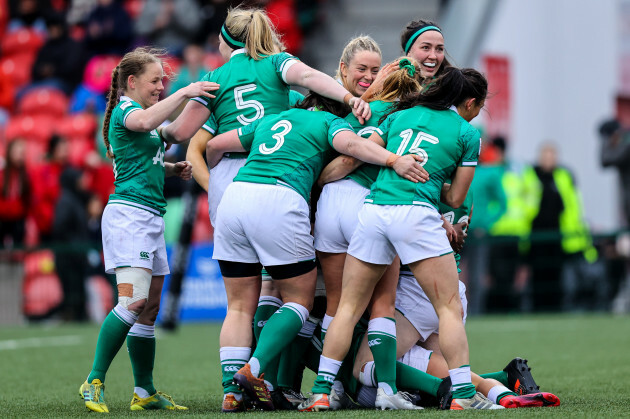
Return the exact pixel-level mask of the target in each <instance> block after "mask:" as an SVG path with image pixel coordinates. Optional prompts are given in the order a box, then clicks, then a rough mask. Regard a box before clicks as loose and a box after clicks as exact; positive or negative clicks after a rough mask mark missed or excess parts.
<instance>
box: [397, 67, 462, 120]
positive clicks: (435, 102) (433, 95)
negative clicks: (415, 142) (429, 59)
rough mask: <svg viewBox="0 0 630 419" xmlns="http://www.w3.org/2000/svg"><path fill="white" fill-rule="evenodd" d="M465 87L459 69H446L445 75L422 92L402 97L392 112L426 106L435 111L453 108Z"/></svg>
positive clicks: (435, 79)
mask: <svg viewBox="0 0 630 419" xmlns="http://www.w3.org/2000/svg"><path fill="white" fill-rule="evenodd" d="M463 86H464V75H463V74H462V71H461V70H460V69H459V68H457V67H449V68H446V69H444V73H443V74H442V75H441V76H439V77H436V78H434V79H433V81H432V82H431V83H430V84H429V85H427V86H425V87H424V88H423V89H422V91H420V92H417V93H412V94H410V95H407V96H406V97H401V98H400V101H399V102H398V103H396V106H394V107H393V109H392V112H390V113H393V112H397V111H402V110H404V109H409V108H413V107H414V106H425V107H427V108H430V109H435V110H445V109H448V108H450V107H451V106H453V105H454V104H455V103H456V101H457V99H458V98H459V97H460V93H461V91H462V88H463Z"/></svg>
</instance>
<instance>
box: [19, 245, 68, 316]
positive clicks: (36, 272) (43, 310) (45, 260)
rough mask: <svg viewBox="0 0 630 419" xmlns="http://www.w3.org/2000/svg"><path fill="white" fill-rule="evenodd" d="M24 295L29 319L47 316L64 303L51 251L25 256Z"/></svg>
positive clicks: (24, 307) (24, 303) (25, 308)
mask: <svg viewBox="0 0 630 419" xmlns="http://www.w3.org/2000/svg"><path fill="white" fill-rule="evenodd" d="M22 295H23V298H24V301H23V309H24V314H25V315H26V316H29V317H41V316H45V315H47V314H49V313H50V312H52V310H54V309H55V308H56V307H58V306H59V304H61V302H62V301H63V290H62V288H61V282H60V281H59V277H58V276H57V274H56V273H55V257H54V254H53V252H52V251H51V250H38V251H36V252H32V253H28V254H27V255H26V256H25V258H24V283H23V284H22Z"/></svg>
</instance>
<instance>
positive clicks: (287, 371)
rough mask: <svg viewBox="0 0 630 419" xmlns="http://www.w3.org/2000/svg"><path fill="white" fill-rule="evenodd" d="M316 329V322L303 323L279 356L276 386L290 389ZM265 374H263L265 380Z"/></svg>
mask: <svg viewBox="0 0 630 419" xmlns="http://www.w3.org/2000/svg"><path fill="white" fill-rule="evenodd" d="M315 327H317V321H316V320H315V319H311V318H310V317H309V318H308V320H306V321H305V322H304V325H303V326H302V329H300V331H299V332H298V335H297V336H296V337H295V339H293V342H291V344H290V345H289V347H288V348H286V349H285V350H284V351H283V352H282V353H281V354H280V363H279V366H278V386H280V387H284V388H292V387H293V381H294V377H295V373H296V371H297V369H298V367H299V365H300V363H301V362H302V361H303V358H304V353H305V352H306V350H307V348H308V346H309V345H310V343H311V338H312V337H313V332H314V331H315ZM266 377H267V374H266V373H265V378H266Z"/></svg>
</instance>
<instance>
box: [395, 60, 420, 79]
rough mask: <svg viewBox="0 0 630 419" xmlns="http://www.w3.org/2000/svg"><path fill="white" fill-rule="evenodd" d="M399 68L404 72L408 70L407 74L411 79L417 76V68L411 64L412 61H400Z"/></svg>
mask: <svg viewBox="0 0 630 419" xmlns="http://www.w3.org/2000/svg"><path fill="white" fill-rule="evenodd" d="M398 67H399V68H400V69H401V70H402V69H403V68H406V69H407V74H409V77H413V76H414V74H416V67H415V66H414V65H413V64H411V61H409V60H408V59H406V58H403V59H402V60H400V62H399V63H398Z"/></svg>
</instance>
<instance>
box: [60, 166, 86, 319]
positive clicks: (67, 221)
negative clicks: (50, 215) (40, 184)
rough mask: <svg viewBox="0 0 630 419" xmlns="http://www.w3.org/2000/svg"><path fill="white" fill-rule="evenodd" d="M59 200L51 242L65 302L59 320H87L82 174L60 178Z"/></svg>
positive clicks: (74, 171) (73, 172) (76, 172)
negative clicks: (52, 241)
mask: <svg viewBox="0 0 630 419" xmlns="http://www.w3.org/2000/svg"><path fill="white" fill-rule="evenodd" d="M60 183H61V196H60V197H59V201H57V205H56V206H55V217H54V223H53V238H54V241H55V248H54V249H53V250H54V252H55V268H56V270H57V275H59V280H60V281H61V286H62V288H63V294H64V297H63V298H64V299H63V303H62V318H63V319H64V320H67V321H84V320H86V298H85V284H84V282H85V279H86V277H87V273H88V258H87V250H88V249H87V248H86V246H87V244H88V242H89V239H90V235H89V230H88V212H87V204H88V201H89V199H90V194H89V192H88V189H87V185H86V183H85V178H84V177H83V173H82V172H81V171H80V170H78V169H75V168H73V167H68V168H66V169H65V170H64V171H63V173H62V174H61V180H60Z"/></svg>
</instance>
